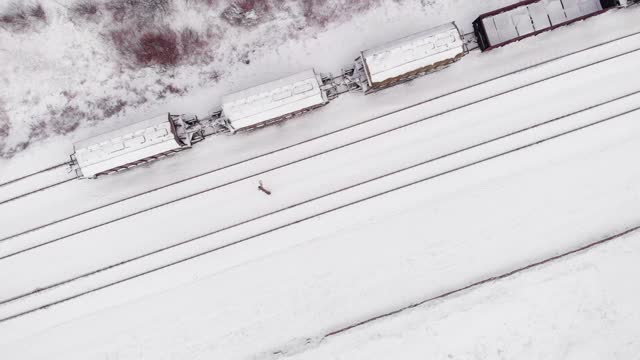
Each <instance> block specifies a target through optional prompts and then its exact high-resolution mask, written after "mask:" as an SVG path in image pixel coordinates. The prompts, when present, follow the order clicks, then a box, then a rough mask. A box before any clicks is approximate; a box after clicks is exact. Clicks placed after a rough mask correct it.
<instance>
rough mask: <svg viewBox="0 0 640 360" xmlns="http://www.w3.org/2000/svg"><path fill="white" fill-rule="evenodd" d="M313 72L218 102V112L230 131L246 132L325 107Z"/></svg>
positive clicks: (248, 90)
mask: <svg viewBox="0 0 640 360" xmlns="http://www.w3.org/2000/svg"><path fill="white" fill-rule="evenodd" d="M320 86H321V79H320V76H319V75H316V73H315V71H314V70H313V69H309V70H306V71H302V72H299V73H297V74H293V75H291V76H287V77H285V78H282V79H278V80H275V81H271V82H268V83H265V84H262V85H258V86H254V87H252V88H249V89H246V90H242V91H238V92H235V93H233V94H230V95H226V96H224V97H223V98H222V111H223V114H224V116H225V117H226V119H227V122H228V124H229V125H230V126H231V127H232V130H233V131H238V130H241V129H246V128H250V127H253V126H257V125H259V124H262V123H265V122H268V121H270V120H274V119H278V118H280V117H283V116H286V115H288V114H293V113H296V112H299V111H301V110H304V109H309V108H313V107H317V106H320V105H323V104H325V103H327V101H328V99H327V96H326V94H325V93H324V92H323V91H322V90H321V89H320Z"/></svg>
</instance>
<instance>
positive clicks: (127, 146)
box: [74, 114, 182, 177]
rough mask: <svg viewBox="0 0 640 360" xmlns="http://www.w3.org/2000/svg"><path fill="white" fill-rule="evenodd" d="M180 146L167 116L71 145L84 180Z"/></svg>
mask: <svg viewBox="0 0 640 360" xmlns="http://www.w3.org/2000/svg"><path fill="white" fill-rule="evenodd" d="M180 147H182V145H181V144H180V143H179V142H178V140H177V139H176V136H175V134H174V132H173V127H172V124H171V122H170V120H169V116H168V114H167V115H161V116H157V117H154V118H151V119H148V120H144V121H141V122H137V123H135V124H132V125H129V126H127V127H124V128H121V129H117V130H114V131H110V132H107V133H104V134H100V135H97V136H93V137H90V138H88V139H85V140H82V141H79V142H77V143H75V144H74V149H75V152H74V155H75V157H76V162H77V164H78V166H79V168H80V171H81V172H82V176H84V177H93V176H95V175H96V174H100V173H102V172H105V171H108V170H111V169H114V168H117V167H119V166H123V165H126V164H129V163H132V162H135V161H138V160H142V159H145V158H148V157H150V156H154V155H158V154H162V153H164V152H167V151H171V150H175V149H178V148H180Z"/></svg>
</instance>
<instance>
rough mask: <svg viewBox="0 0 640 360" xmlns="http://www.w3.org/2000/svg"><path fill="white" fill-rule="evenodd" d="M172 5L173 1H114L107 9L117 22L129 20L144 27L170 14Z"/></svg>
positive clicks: (107, 4) (106, 6)
mask: <svg viewBox="0 0 640 360" xmlns="http://www.w3.org/2000/svg"><path fill="white" fill-rule="evenodd" d="M172 4H173V1H172V0H112V1H108V2H107V3H105V9H106V10H107V11H109V12H110V13H111V16H112V18H113V20H115V21H117V22H123V21H127V20H129V21H132V22H135V23H136V24H138V25H139V26H142V25H145V24H148V23H149V22H151V21H153V20H155V19H157V18H159V17H162V16H164V15H166V14H167V13H169V11H170V10H171V8H172Z"/></svg>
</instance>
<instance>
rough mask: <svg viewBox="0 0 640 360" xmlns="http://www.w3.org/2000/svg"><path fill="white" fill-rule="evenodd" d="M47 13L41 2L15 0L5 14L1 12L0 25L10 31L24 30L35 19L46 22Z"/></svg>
mask: <svg viewBox="0 0 640 360" xmlns="http://www.w3.org/2000/svg"><path fill="white" fill-rule="evenodd" d="M46 20H47V14H46V12H45V11H44V8H43V7H42V4H40V3H39V2H18V1H16V2H13V3H11V5H9V7H8V9H7V10H6V12H5V13H4V14H0V27H2V28H4V29H6V30H10V31H24V30H27V29H29V28H30V27H31V25H32V24H33V23H34V21H37V22H40V23H45V22H46Z"/></svg>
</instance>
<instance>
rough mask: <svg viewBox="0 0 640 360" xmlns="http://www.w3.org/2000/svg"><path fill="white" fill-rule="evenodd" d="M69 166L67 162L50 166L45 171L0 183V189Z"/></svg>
mask: <svg viewBox="0 0 640 360" xmlns="http://www.w3.org/2000/svg"><path fill="white" fill-rule="evenodd" d="M70 164H71V163H70V162H69V161H67V162H63V163H60V164H56V165H52V166H50V167H48V168H45V169H42V170H38V171H36V172H32V173H30V174H27V175H22V176H20V177H17V178H14V179H11V180H8V181H5V182H3V183H0V188H1V187H4V186H7V185H10V184H13V183H16V182H18V181H21V180H25V179H28V178H30V177H33V176H36V175H39V174H43V173H46V172H49V171H51V170H54V169H58V168H61V167H64V166H69V165H70Z"/></svg>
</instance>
